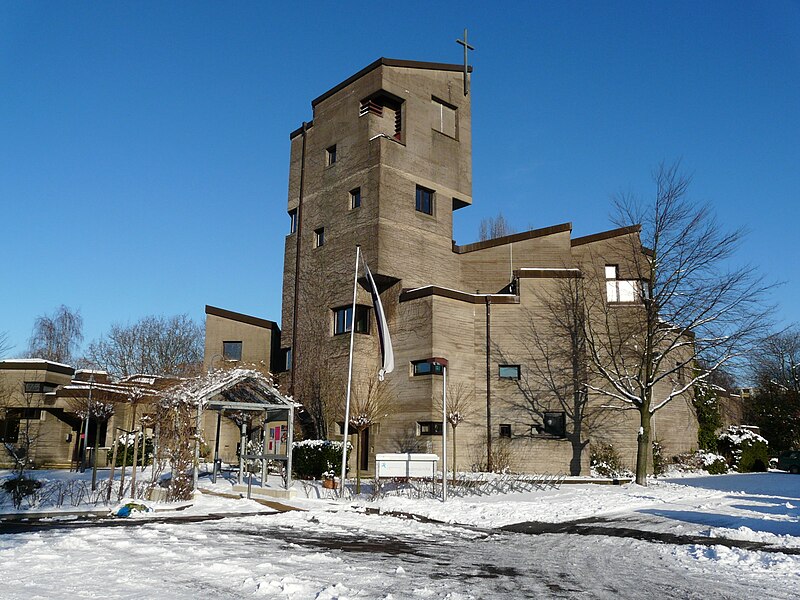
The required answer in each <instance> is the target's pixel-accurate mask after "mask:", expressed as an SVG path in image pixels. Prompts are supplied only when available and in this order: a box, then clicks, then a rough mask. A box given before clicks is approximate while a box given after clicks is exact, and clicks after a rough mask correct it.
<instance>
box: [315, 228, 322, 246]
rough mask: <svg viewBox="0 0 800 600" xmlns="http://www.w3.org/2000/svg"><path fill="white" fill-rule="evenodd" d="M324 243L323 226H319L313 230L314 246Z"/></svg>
mask: <svg viewBox="0 0 800 600" xmlns="http://www.w3.org/2000/svg"><path fill="white" fill-rule="evenodd" d="M324 245H325V228H324V227H320V228H319V229H315V230H314V248H319V247H321V246H324Z"/></svg>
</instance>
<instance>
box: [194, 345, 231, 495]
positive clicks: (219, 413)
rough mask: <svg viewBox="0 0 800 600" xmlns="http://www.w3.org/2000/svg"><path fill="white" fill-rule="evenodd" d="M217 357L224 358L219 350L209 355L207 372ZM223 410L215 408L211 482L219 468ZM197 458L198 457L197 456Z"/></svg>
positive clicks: (213, 480)
mask: <svg viewBox="0 0 800 600" xmlns="http://www.w3.org/2000/svg"><path fill="white" fill-rule="evenodd" d="M217 358H223V359H224V358H225V357H224V356H222V354H220V353H219V352H217V353H216V354H214V355H213V356H212V357H211V359H210V360H209V361H208V372H209V373H211V371H213V370H214V360H216V359H217ZM198 410H200V408H199V406H198ZM223 410H224V409H218V410H217V433H216V436H215V438H214V466H213V467H212V469H211V482H212V483H217V471H218V470H219V466H220V464H219V463H220V460H219V434H220V427H221V425H222V411H223ZM198 427H199V426H198ZM198 448H199V446H198ZM198 460H199V457H198Z"/></svg>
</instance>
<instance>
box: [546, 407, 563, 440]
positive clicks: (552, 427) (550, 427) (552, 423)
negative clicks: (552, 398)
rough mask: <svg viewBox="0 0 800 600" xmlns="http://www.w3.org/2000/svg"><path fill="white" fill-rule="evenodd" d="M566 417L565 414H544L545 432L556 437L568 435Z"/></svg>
mask: <svg viewBox="0 0 800 600" xmlns="http://www.w3.org/2000/svg"><path fill="white" fill-rule="evenodd" d="M566 421H567V418H566V415H565V414H564V413H563V412H547V413H544V432H545V433H546V434H548V435H554V436H556V437H564V436H565V435H566V434H567V428H566Z"/></svg>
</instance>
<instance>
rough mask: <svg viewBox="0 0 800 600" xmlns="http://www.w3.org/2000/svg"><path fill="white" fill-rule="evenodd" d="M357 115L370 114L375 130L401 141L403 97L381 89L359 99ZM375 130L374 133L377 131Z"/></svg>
mask: <svg viewBox="0 0 800 600" xmlns="http://www.w3.org/2000/svg"><path fill="white" fill-rule="evenodd" d="M358 114H359V116H361V117H363V116H366V115H372V116H371V119H374V122H375V125H376V129H377V132H379V133H381V134H383V135H384V136H386V137H389V138H392V139H395V140H397V141H398V142H402V141H403V99H402V98H398V97H397V96H395V95H393V94H390V93H389V92H385V91H383V90H381V91H380V92H376V93H375V94H372V95H371V96H369V97H368V98H364V99H363V100H362V101H361V107H360V109H359V113H358ZM377 132H375V133H377Z"/></svg>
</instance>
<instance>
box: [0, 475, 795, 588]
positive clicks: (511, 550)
mask: <svg viewBox="0 0 800 600" xmlns="http://www.w3.org/2000/svg"><path fill="white" fill-rule="evenodd" d="M203 503H209V504H207V505H206V508H207V510H204V509H203ZM297 504H298V505H302V506H303V507H304V508H306V509H307V510H306V511H304V512H300V511H298V512H289V513H282V514H278V513H269V514H252V515H246V516H236V517H229V518H223V519H218V520H213V521H205V522H183V523H170V522H153V521H148V520H147V518H143V519H138V520H136V521H126V522H125V523H126V525H125V526H104V525H103V524H104V523H107V522H104V521H95V522H94V525H92V526H89V525H85V524H84V525H81V524H78V523H74V522H62V523H60V524H58V526H55V527H54V526H48V527H43V526H31V527H30V529H29V530H22V531H19V532H17V533H4V534H0V582H2V583H3V586H2V590H3V591H2V597H3V598H67V597H69V598H100V597H102V598H153V597H158V596H164V597H168V598H176V599H183V598H198V597H201V598H240V597H250V596H254V597H266V598H288V599H301V598H318V599H321V600H323V599H334V598H339V599H344V598H376V599H384V600H386V599H399V598H449V599H451V600H456V599H461V598H531V597H537V598H539V597H542V598H550V597H552V598H566V597H570V598H571V597H586V598H632V599H633V598H635V599H641V598H661V597H668V596H669V597H676V598H704V599H707V598H755V597H758V598H786V599H789V598H792V599H793V598H796V597H798V595H800V555H798V554H797V553H798V552H800V510H798V507H800V477H798V476H790V475H786V474H782V473H769V474H754V475H730V476H713V477H696V478H682V479H680V480H674V481H655V482H653V484H652V485H649V486H648V487H646V488H643V487H640V486H635V485H628V486H591V485H570V486H567V485H565V486H562V488H561V489H559V490H540V491H534V492H526V493H522V494H507V495H504V496H479V497H475V498H455V499H452V500H449V501H448V502H447V504H443V503H441V502H440V501H437V500H430V499H428V500H411V499H407V498H384V499H382V500H379V501H377V502H367V501H365V500H361V501H358V502H355V503H353V502H348V503H336V502H331V501H323V500H314V501H312V500H303V501H300V502H297ZM256 506H260V505H256V504H255V503H253V502H252V501H247V500H226V499H221V498H217V497H214V498H213V499H212V498H209V497H208V496H202V497H201V499H200V500H199V501H198V504H197V506H196V507H195V508H194V509H193V510H195V511H197V514H207V513H208V512H221V511H225V510H227V511H229V512H231V513H241V512H247V511H249V510H259V509H257V508H256ZM208 507H213V510H212V509H210V508H208ZM377 507H380V509H381V510H382V511H389V510H392V511H404V512H409V513H415V514H419V515H425V516H428V517H430V518H434V519H438V520H441V521H446V522H447V524H442V523H436V522H418V521H415V520H410V519H401V518H397V517H394V516H388V515H386V514H374V511H372V510H371V511H370V514H367V512H366V508H370V509H375V508H377ZM261 509H263V507H261ZM187 510H188V509H187ZM183 513H184V511H181V513H180V514H183ZM577 519H582V520H583V521H581V522H580V523H577V524H575V523H569V522H571V521H575V520H577ZM524 521H535V522H538V523H549V524H554V523H555V524H557V523H561V524H563V526H562V525H546V526H542V527H543V529H541V531H545V533H537V532H536V527H535V526H532V527H531V529H530V531H533V532H534V533H520V532H515V531H509V530H503V529H499V527H500V526H505V525H511V524H513V523H520V522H524ZM122 522H123V521H120V520H117V521H112V522H111V524H113V525H118V524H120V523H122ZM534 525H535V524H534ZM547 527H563V528H562V529H561V530H558V529H552V530H550V532H547V531H548V530H547ZM523 530H524V528H521V529H520V531H523ZM0 531H2V527H0ZM646 533H647V534H650V537H648V536H646V535H644V534H646ZM639 534H642V535H639ZM666 535H671V536H673V537H672V538H669V539H670V540H672V541H670V542H664V541H659V537H658V536H666ZM654 540H655V541H654ZM737 544H738V545H737ZM747 544H753V545H752V546H748V545H747Z"/></svg>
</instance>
